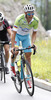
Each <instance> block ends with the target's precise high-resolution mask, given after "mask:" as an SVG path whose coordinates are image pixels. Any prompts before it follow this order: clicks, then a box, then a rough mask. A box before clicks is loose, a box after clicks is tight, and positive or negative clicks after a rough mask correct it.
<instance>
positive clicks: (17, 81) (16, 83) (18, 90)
mask: <svg viewBox="0 0 51 100" xmlns="http://www.w3.org/2000/svg"><path fill="white" fill-rule="evenodd" d="M14 85H15V88H16V90H17V92H18V93H21V91H22V82H21V79H20V74H19V71H17V72H16V81H14Z"/></svg>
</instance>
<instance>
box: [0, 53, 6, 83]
mask: <svg viewBox="0 0 51 100" xmlns="http://www.w3.org/2000/svg"><path fill="white" fill-rule="evenodd" d="M1 66H2V72H3V75H2V76H3V77H4V83H6V79H5V56H4V54H1ZM3 77H2V78H3Z"/></svg>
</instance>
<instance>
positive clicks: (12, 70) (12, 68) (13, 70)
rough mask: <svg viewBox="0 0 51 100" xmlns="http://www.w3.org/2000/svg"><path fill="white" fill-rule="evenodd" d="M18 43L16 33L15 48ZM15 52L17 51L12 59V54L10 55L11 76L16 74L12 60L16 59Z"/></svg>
mask: <svg viewBox="0 0 51 100" xmlns="http://www.w3.org/2000/svg"><path fill="white" fill-rule="evenodd" d="M19 44H20V42H19V38H18V36H17V34H16V36H15V48H16V47H17V46H19ZM17 54H18V52H16V55H15V58H14V59H12V56H13V54H12V55H11V77H14V76H15V75H16V73H15V67H14V61H15V59H16V56H17Z"/></svg>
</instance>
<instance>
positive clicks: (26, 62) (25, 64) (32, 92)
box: [23, 60, 34, 96]
mask: <svg viewBox="0 0 51 100" xmlns="http://www.w3.org/2000/svg"><path fill="white" fill-rule="evenodd" d="M23 66H24V67H23V77H24V82H25V86H26V89H27V92H28V94H29V95H30V96H33V94H34V78H33V74H32V70H31V67H30V64H29V62H28V61H27V60H24V61H23ZM25 67H26V68H28V69H29V72H30V74H31V79H32V81H31V82H32V87H31V88H32V91H30V90H29V88H28V87H27V78H26V76H25V73H26V72H25Z"/></svg>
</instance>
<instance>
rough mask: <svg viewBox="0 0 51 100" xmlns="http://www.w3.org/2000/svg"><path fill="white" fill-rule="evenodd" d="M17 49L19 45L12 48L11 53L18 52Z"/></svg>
mask: <svg viewBox="0 0 51 100" xmlns="http://www.w3.org/2000/svg"><path fill="white" fill-rule="evenodd" d="M16 49H18V47H13V48H12V49H11V53H12V54H15V55H16V54H18V51H16Z"/></svg>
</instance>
